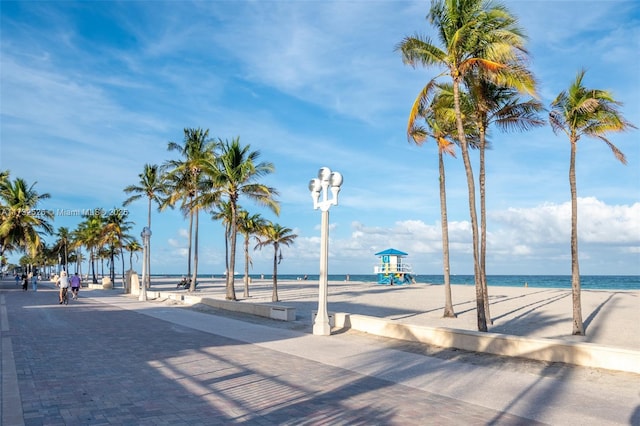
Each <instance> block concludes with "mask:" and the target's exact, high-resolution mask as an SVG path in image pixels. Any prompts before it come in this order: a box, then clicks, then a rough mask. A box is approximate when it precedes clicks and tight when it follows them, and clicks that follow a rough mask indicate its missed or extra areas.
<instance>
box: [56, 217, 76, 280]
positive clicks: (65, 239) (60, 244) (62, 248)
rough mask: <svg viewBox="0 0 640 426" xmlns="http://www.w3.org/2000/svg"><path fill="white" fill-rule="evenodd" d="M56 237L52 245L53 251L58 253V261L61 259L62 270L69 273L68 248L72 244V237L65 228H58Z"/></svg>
mask: <svg viewBox="0 0 640 426" xmlns="http://www.w3.org/2000/svg"><path fill="white" fill-rule="evenodd" d="M56 237H58V239H57V241H56V243H55V244H54V249H55V250H56V251H57V252H58V255H59V256H60V259H62V261H63V262H62V263H63V264H64V270H65V271H67V274H68V273H69V266H68V264H69V248H70V246H71V243H72V241H71V240H72V235H71V232H69V228H67V227H65V226H61V227H59V228H58V231H57V232H56Z"/></svg>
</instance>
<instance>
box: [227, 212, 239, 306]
mask: <svg viewBox="0 0 640 426" xmlns="http://www.w3.org/2000/svg"><path fill="white" fill-rule="evenodd" d="M236 215H237V212H236V205H235V203H233V202H232V203H231V241H230V243H231V244H230V245H231V248H230V250H229V271H228V272H227V295H226V299H227V300H236V290H235V274H234V271H235V268H236V236H237V234H236V230H237V227H236Z"/></svg>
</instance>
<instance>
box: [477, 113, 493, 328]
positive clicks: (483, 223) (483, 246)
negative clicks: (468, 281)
mask: <svg viewBox="0 0 640 426" xmlns="http://www.w3.org/2000/svg"><path fill="white" fill-rule="evenodd" d="M479 128H480V176H479V180H480V283H481V285H482V292H483V303H484V315H485V317H486V319H487V323H488V324H493V320H492V319H491V311H490V310H489V288H488V287H487V270H486V259H487V209H486V197H485V179H486V178H485V176H486V175H485V161H484V154H485V147H486V131H485V127H484V126H479Z"/></svg>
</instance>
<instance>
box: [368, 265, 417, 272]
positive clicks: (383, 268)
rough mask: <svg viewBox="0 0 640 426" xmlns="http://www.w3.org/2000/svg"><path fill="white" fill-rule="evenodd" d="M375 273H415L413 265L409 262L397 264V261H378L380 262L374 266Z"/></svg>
mask: <svg viewBox="0 0 640 426" xmlns="http://www.w3.org/2000/svg"><path fill="white" fill-rule="evenodd" d="M373 273H374V274H387V273H391V274H397V273H401V274H412V273H413V268H411V265H410V264H408V263H400V264H396V263H378V264H376V265H374V266H373Z"/></svg>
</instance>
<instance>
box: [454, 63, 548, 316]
mask: <svg viewBox="0 0 640 426" xmlns="http://www.w3.org/2000/svg"><path fill="white" fill-rule="evenodd" d="M479 71H480V70H476V72H475V73H472V74H471V75H469V76H467V78H466V86H467V87H468V89H469V92H468V95H469V99H470V104H471V107H472V108H471V109H470V111H469V112H468V113H469V116H470V117H472V118H471V120H472V121H473V122H474V124H475V128H476V130H477V135H478V149H479V151H480V171H479V178H478V179H479V188H480V280H481V284H482V287H483V292H484V307H485V314H486V317H487V322H489V323H490V324H492V323H493V321H492V320H491V314H490V310H489V292H488V288H487V269H486V252H487V215H486V163H485V153H486V148H487V146H488V142H487V133H488V132H489V129H490V127H491V126H492V125H495V126H496V127H498V129H500V130H502V131H505V132H509V131H527V130H530V129H532V128H534V127H538V126H542V125H544V124H545V121H544V120H543V119H542V117H540V112H542V111H543V110H544V107H543V105H542V103H541V102H540V101H538V100H537V99H533V98H530V99H527V100H524V101H523V100H521V97H520V95H519V93H518V92H517V91H516V90H515V89H513V88H511V87H506V86H501V85H497V84H494V83H492V82H491V81H489V80H488V79H487V78H484V77H483V76H482V73H480V72H479ZM521 72H522V73H526V72H527V71H526V70H522V71H521ZM529 78H530V79H531V80H532V81H533V77H529Z"/></svg>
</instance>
